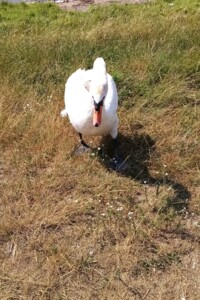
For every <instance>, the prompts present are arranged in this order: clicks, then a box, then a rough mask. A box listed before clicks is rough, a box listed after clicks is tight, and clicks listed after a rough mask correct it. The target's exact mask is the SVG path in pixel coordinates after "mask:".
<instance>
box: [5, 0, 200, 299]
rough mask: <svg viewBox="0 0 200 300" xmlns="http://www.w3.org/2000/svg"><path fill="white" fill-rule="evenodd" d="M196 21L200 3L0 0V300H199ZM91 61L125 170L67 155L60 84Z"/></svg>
mask: <svg viewBox="0 0 200 300" xmlns="http://www.w3.org/2000/svg"><path fill="white" fill-rule="evenodd" d="M199 19H200V4H199V1H197V0H194V1H190V0H183V1H181V0H177V1H173V2H171V1H156V2H155V3H149V4H141V5H109V6H102V7H93V6H92V7H90V9H89V10H88V11H86V12H72V11H70V12H69V11H63V10H61V9H59V7H57V6H54V5H52V4H50V3H47V4H34V5H32V4H31V5H27V4H19V5H12V4H6V3H2V4H0V49H1V50H0V74H1V76H0V154H1V157H0V195H1V197H0V245H1V247H0V259H1V267H0V274H1V275H0V281H1V285H0V294H1V299H2V300H5V299H9V300H11V299H34V300H35V299H38V300H40V299H53V300H54V299H56V300H58V299H59V300H60V299H70V300H73V299H84V300H85V299H100V300H106V299H107V300H110V299H114V300H118V299H119V300H121V299H127V300H129V299H148V300H152V299H154V300H157V299H162V300H165V299H168V300H169V299H181V298H182V297H185V298H186V299H190V300H193V299H196V300H197V299H199V293H200V290H199V280H200V273H199V269H200V268H199V254H200V253H199V241H200V235H199V224H200V218H199V213H200V189H199V187H200V175H199V174H200V173H199V168H200V165H199V153H200V145H199V134H200V133H199V128H200V121H199V120H200V107H199V105H200V102H199V99H200V33H199ZM98 56H102V57H103V58H104V59H105V61H106V63H107V69H108V72H109V73H110V74H111V75H112V76H113V77H114V79H115V81H116V84H117V88H118V93H119V118H120V128H119V131H120V141H121V145H120V150H121V153H122V155H123V157H124V158H125V159H127V168H126V170H124V171H123V172H121V173H117V172H114V171H111V170H109V169H108V168H107V166H106V163H105V162H103V161H102V160H101V159H99V158H98V157H96V156H95V157H91V156H87V155H85V156H83V157H74V156H73V155H72V151H73V149H74V147H75V145H76V144H77V137H76V134H75V132H74V131H73V129H72V127H71V125H70V124H69V122H68V121H66V120H63V119H61V118H60V116H59V113H60V111H61V109H62V108H63V105H64V103H63V94H64V85H65V82H66V79H67V77H68V76H69V75H70V74H71V73H72V72H73V71H75V70H76V69H78V68H80V67H83V68H89V67H91V66H92V63H93V61H94V59H95V58H96V57H98ZM90 140H93V143H94V144H95V145H99V144H100V143H105V144H106V146H105V147H108V145H107V144H108V143H109V141H107V140H106V139H104V138H103V139H101V138H95V139H91V138H88V141H90Z"/></svg>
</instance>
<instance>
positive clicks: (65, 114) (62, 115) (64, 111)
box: [60, 108, 68, 118]
mask: <svg viewBox="0 0 200 300" xmlns="http://www.w3.org/2000/svg"><path fill="white" fill-rule="evenodd" d="M67 114H68V113H67V110H66V108H65V109H63V110H62V111H61V112H60V116H61V117H62V118H64V117H67Z"/></svg>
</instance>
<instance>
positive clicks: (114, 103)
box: [105, 74, 118, 112]
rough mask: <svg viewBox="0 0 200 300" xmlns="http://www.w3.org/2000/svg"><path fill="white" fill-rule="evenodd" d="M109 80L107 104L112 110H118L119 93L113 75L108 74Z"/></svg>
mask: <svg viewBox="0 0 200 300" xmlns="http://www.w3.org/2000/svg"><path fill="white" fill-rule="evenodd" d="M107 80H108V91H107V94H106V98H105V106H106V107H107V108H109V109H111V110H112V112H116V111H117V108H118V94H117V88H116V84H115V82H114V79H113V78H112V76H111V75H109V74H107Z"/></svg>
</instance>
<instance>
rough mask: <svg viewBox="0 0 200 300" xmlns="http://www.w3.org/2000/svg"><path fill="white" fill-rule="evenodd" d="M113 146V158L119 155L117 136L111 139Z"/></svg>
mask: <svg viewBox="0 0 200 300" xmlns="http://www.w3.org/2000/svg"><path fill="white" fill-rule="evenodd" d="M113 146H114V158H116V159H117V158H118V157H119V139H118V136H117V137H116V138H114V139H113Z"/></svg>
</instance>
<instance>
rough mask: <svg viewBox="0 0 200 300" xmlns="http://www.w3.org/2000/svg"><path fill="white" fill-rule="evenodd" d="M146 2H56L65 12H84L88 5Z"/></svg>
mask: <svg viewBox="0 0 200 300" xmlns="http://www.w3.org/2000/svg"><path fill="white" fill-rule="evenodd" d="M147 2H149V1H148V0H114V1H113V0H64V1H63V2H57V4H58V5H59V7H61V8H62V9H66V10H81V11H85V10H87V9H88V8H89V6H90V5H105V4H109V3H134V4H139V3H147Z"/></svg>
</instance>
